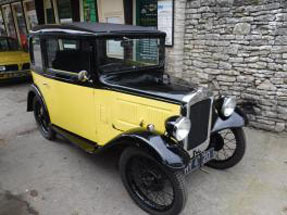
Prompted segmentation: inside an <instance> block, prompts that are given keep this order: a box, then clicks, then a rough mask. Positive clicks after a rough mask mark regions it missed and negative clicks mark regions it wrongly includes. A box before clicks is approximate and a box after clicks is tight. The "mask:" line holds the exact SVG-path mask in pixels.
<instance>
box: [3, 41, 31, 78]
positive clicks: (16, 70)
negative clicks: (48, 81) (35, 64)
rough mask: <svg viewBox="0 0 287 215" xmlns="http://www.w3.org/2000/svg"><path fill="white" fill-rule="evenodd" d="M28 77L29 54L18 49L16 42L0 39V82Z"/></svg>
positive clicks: (29, 74)
mask: <svg viewBox="0 0 287 215" xmlns="http://www.w3.org/2000/svg"><path fill="white" fill-rule="evenodd" d="M30 76H31V73H30V59H29V54H28V53H27V52H25V51H23V50H21V49H20V47H19V45H18V42H17V40H15V39H13V38H10V37H0V81H5V80H10V79H15V78H17V79H19V78H21V79H22V78H25V79H27V78H28V77H30Z"/></svg>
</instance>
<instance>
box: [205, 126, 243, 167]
mask: <svg viewBox="0 0 287 215" xmlns="http://www.w3.org/2000/svg"><path fill="white" fill-rule="evenodd" d="M210 147H213V148H214V150H215V158H214V160H211V161H210V162H208V163H207V164H206V166H209V167H212V168H214V169H227V168H230V167H233V166H235V165H236V164H237V163H239V162H240V161H241V159H242V158H243V156H244V154H245V149H246V140H245V134H244V131H243V129H242V128H232V129H224V130H222V131H219V132H216V133H214V134H212V136H211V139H210Z"/></svg>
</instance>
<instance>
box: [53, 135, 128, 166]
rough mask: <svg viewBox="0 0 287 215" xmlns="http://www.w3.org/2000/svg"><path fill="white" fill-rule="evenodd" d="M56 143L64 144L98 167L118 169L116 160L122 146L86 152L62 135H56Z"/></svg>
mask: <svg viewBox="0 0 287 215" xmlns="http://www.w3.org/2000/svg"><path fill="white" fill-rule="evenodd" d="M55 142H56V143H57V144H61V145H66V146H67V147H69V148H70V149H72V150H73V152H74V153H76V154H77V155H79V156H80V157H79V158H81V159H83V160H87V162H92V163H94V164H95V165H97V167H98V168H101V169H107V170H109V171H110V170H111V169H114V171H118V161H119V158H120V156H121V153H122V151H123V149H122V148H113V149H107V150H104V151H101V152H97V153H94V154H92V153H88V152H86V151H84V150H83V149H82V148H80V147H79V146H78V145H76V144H74V143H71V142H70V141H69V140H67V139H65V138H64V137H62V136H60V135H57V139H56V140H55Z"/></svg>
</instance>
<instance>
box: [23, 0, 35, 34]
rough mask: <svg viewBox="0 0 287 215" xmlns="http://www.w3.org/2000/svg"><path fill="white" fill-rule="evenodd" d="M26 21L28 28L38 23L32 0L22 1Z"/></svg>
mask: <svg viewBox="0 0 287 215" xmlns="http://www.w3.org/2000/svg"><path fill="white" fill-rule="evenodd" d="M23 6H24V11H25V17H26V23H27V28H28V30H31V29H32V28H33V27H35V26H36V25H38V19H37V13H36V9H35V3H34V1H33V0H28V1H24V2H23Z"/></svg>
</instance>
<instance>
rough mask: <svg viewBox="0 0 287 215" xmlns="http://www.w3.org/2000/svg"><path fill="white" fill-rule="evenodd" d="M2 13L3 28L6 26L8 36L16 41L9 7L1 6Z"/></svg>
mask: <svg viewBox="0 0 287 215" xmlns="http://www.w3.org/2000/svg"><path fill="white" fill-rule="evenodd" d="M2 11H3V17H4V21H5V26H6V30H7V34H8V36H10V37H12V38H14V39H17V35H16V30H15V25H14V20H13V15H12V11H11V7H10V5H4V6H2Z"/></svg>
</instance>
